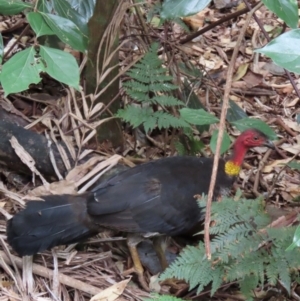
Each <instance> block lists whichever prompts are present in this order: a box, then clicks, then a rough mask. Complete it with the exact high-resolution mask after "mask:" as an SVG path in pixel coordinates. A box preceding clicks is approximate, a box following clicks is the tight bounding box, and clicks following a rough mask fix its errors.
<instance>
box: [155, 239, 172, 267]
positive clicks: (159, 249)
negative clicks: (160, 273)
mask: <svg viewBox="0 0 300 301" xmlns="http://www.w3.org/2000/svg"><path fill="white" fill-rule="evenodd" d="M166 239H167V238H166V237H165V236H156V237H154V238H153V247H154V250H155V252H156V255H157V257H158V260H159V262H160V265H161V267H162V269H163V270H165V269H166V268H167V267H168V265H169V263H168V261H167V258H166Z"/></svg>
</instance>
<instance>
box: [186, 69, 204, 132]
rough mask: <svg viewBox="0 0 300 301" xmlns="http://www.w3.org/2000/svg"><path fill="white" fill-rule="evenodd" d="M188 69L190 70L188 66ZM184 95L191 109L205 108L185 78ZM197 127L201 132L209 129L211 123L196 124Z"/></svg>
mask: <svg viewBox="0 0 300 301" xmlns="http://www.w3.org/2000/svg"><path fill="white" fill-rule="evenodd" d="M186 70H188V69H187V68H186ZM197 77H200V76H197ZM182 97H183V99H184V102H185V103H186V105H187V107H188V108H190V109H204V110H205V107H204V105H203V104H202V103H201V102H200V101H199V98H198V96H197V95H196V94H195V92H194V91H193V89H191V87H190V84H189V83H188V82H187V81H186V80H185V81H184V88H183V90H182ZM196 129H197V130H198V131H199V133H203V132H205V131H208V130H209V124H206V125H196Z"/></svg>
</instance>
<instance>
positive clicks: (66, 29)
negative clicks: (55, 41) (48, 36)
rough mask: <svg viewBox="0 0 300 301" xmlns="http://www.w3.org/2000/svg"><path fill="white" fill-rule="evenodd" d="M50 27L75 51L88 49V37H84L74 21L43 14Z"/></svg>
mask: <svg viewBox="0 0 300 301" xmlns="http://www.w3.org/2000/svg"><path fill="white" fill-rule="evenodd" d="M42 15H43V17H44V19H45V21H46V22H47V24H48V25H49V27H50V28H51V29H52V30H53V31H54V33H55V34H56V35H57V36H58V37H59V38H60V39H61V40H62V41H63V42H64V43H66V44H68V45H70V46H71V47H72V48H73V49H75V50H79V51H81V52H84V51H85V50H86V47H87V37H86V36H84V35H82V33H81V32H80V30H79V28H78V26H77V25H76V24H74V23H73V22H72V21H70V20H68V19H65V18H62V17H59V16H55V15H52V14H44V13H43V14H42Z"/></svg>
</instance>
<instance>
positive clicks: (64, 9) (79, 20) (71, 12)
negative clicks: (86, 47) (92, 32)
mask: <svg viewBox="0 0 300 301" xmlns="http://www.w3.org/2000/svg"><path fill="white" fill-rule="evenodd" d="M53 5H54V9H55V11H56V12H57V14H58V15H59V16H60V17H63V18H65V19H68V20H70V21H72V22H74V24H76V25H77V26H78V28H79V29H80V32H81V34H82V35H84V36H85V37H86V39H87V38H88V26H87V22H88V20H86V19H85V18H84V17H83V16H81V15H80V14H79V13H78V12H77V11H76V10H75V9H74V8H73V7H72V6H71V4H70V3H69V2H68V1H66V0H55V1H54V2H53Z"/></svg>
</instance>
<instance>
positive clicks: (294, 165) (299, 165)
mask: <svg viewBox="0 0 300 301" xmlns="http://www.w3.org/2000/svg"><path fill="white" fill-rule="evenodd" d="M288 166H289V167H290V168H293V169H297V170H300V162H297V161H291V162H290V163H288Z"/></svg>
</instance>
